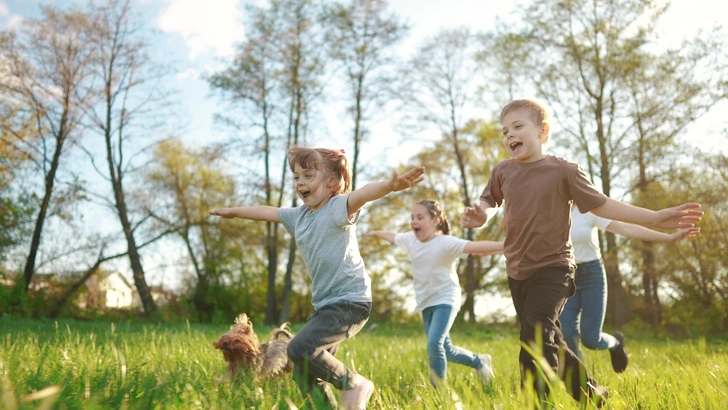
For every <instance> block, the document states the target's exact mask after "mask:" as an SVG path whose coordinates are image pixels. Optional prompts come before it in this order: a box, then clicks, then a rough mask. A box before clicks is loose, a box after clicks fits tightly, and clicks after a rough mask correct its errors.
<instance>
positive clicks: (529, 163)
mask: <svg viewBox="0 0 728 410" xmlns="http://www.w3.org/2000/svg"><path fill="white" fill-rule="evenodd" d="M550 156H551V155H547V154H544V156H543V157H541V158H539V159H537V160H535V161H530V162H521V161H519V160H517V159H515V158H511V159H512V160H513V161H515V162H516V163H517V164H520V165H524V166H525V165H531V164H537V163H539V162H541V161H543V160H545V159H546V158H547V157H550Z"/></svg>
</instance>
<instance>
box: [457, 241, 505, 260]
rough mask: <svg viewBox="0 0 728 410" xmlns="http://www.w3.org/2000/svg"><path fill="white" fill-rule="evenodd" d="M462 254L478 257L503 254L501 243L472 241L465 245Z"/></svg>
mask: <svg viewBox="0 0 728 410" xmlns="http://www.w3.org/2000/svg"><path fill="white" fill-rule="evenodd" d="M463 252H465V253H470V254H473V255H478V256H488V255H496V254H499V253H503V242H494V241H473V242H469V243H468V244H467V245H465V249H464V250H463Z"/></svg>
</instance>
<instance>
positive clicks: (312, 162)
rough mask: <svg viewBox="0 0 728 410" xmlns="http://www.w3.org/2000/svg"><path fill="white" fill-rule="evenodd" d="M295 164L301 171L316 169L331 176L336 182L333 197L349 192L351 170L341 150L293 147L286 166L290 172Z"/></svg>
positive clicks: (289, 151)
mask: <svg viewBox="0 0 728 410" xmlns="http://www.w3.org/2000/svg"><path fill="white" fill-rule="evenodd" d="M296 164H298V165H300V166H301V168H303V169H317V170H319V171H322V172H324V174H326V175H329V174H331V175H333V176H334V178H335V180H336V181H337V185H336V189H335V190H334V192H333V193H334V195H339V194H347V193H349V192H351V170H350V169H349V160H348V159H347V158H346V155H345V152H344V150H343V149H341V150H333V149H328V148H309V147H302V146H298V145H294V146H292V147H291V148H290V149H289V150H288V166H289V168H290V169H291V172H293V167H294V166H295V165H296Z"/></svg>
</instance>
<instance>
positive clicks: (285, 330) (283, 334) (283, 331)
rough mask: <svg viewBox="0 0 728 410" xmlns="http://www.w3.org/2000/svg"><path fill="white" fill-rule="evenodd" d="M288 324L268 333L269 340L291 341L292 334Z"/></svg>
mask: <svg viewBox="0 0 728 410" xmlns="http://www.w3.org/2000/svg"><path fill="white" fill-rule="evenodd" d="M289 325H290V323H289V322H286V323H284V324H282V325H281V327H279V328H278V329H274V330H273V331H272V332H270V340H276V339H280V338H286V339H293V333H292V332H291V328H290V327H289Z"/></svg>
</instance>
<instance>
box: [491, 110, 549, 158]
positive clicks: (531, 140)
mask: <svg viewBox="0 0 728 410" xmlns="http://www.w3.org/2000/svg"><path fill="white" fill-rule="evenodd" d="M501 127H502V131H503V146H504V147H505V148H506V151H507V152H508V153H509V154H510V155H511V156H512V157H513V159H515V160H516V161H518V162H522V163H528V162H534V161H538V160H540V159H542V158H543V144H544V143H545V142H546V141H547V137H548V133H549V125H548V123H546V122H544V123H543V124H540V125H539V124H535V123H534V120H533V116H532V115H531V113H530V112H528V110H525V109H514V110H511V111H509V112H507V113H506V114H505V115H504V116H503V117H502V118H501Z"/></svg>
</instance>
